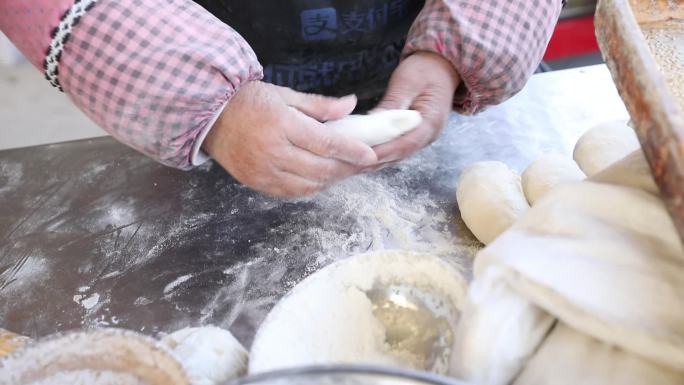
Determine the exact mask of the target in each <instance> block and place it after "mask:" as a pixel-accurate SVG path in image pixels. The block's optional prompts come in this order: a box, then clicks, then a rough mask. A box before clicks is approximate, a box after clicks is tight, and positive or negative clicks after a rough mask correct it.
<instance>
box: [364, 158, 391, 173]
mask: <svg viewBox="0 0 684 385" xmlns="http://www.w3.org/2000/svg"><path fill="white" fill-rule="evenodd" d="M397 164H399V161H398V160H395V161H391V162H385V163H380V164H378V165H375V166H371V167H366V168H364V169H362V170H361V171H360V172H359V173H363V174H366V173H371V172H376V171H380V170H384V169H386V168H389V167H392V166H396V165H397Z"/></svg>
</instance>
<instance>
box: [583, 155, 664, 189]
mask: <svg viewBox="0 0 684 385" xmlns="http://www.w3.org/2000/svg"><path fill="white" fill-rule="evenodd" d="M591 180H592V181H594V182H600V183H609V184H618V185H622V186H628V187H634V188H637V189H640V190H644V191H648V192H650V193H651V194H658V186H656V183H655V181H654V180H653V174H651V168H650V167H649V166H648V162H647V161H646V156H644V152H643V151H642V150H641V149H638V150H636V151H634V152H633V153H631V154H629V155H627V156H626V157H624V158H623V159H621V160H619V161H617V162H615V163H613V164H612V165H611V166H610V167H608V168H607V169H605V170H603V171H601V172H599V173H598V174H596V175H594V176H592V177H591Z"/></svg>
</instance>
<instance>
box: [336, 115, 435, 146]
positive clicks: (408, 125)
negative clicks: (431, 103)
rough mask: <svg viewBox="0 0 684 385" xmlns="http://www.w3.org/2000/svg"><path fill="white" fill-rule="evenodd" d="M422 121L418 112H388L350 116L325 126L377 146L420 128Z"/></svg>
mask: <svg viewBox="0 0 684 385" xmlns="http://www.w3.org/2000/svg"><path fill="white" fill-rule="evenodd" d="M422 121H423V118H422V117H421V116H420V113H419V112H418V111H413V110H386V111H379V112H375V113H372V114H368V115H349V116H347V117H346V118H342V119H340V120H333V121H329V122H326V123H325V125H327V126H328V127H330V128H332V129H333V130H335V131H337V132H339V133H340V134H343V135H346V136H350V137H352V138H354V139H358V140H360V141H362V142H364V143H366V144H367V145H369V146H376V145H378V144H382V143H386V142H389V141H391V140H393V139H396V138H398V137H400V136H401V135H403V134H405V133H407V132H409V131H411V130H412V129H414V128H416V127H418V125H420V123H421V122H422Z"/></svg>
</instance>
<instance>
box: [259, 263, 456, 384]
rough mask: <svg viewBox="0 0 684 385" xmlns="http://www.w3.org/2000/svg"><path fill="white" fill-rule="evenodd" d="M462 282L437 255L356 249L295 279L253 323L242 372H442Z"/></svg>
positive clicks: (451, 267) (454, 271) (452, 269)
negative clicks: (366, 367)
mask: <svg viewBox="0 0 684 385" xmlns="http://www.w3.org/2000/svg"><path fill="white" fill-rule="evenodd" d="M466 285H467V284H466V280H465V278H464V277H463V276H462V274H461V272H460V271H459V269H458V268H456V267H454V266H452V265H451V264H448V263H446V262H444V261H442V260H441V259H440V258H438V257H435V256H432V255H426V254H418V253H412V252H407V251H399V250H396V251H381V252H373V253H368V254H361V255H357V256H354V257H351V258H347V259H344V260H342V261H339V262H336V263H333V264H331V265H329V266H326V267H325V268H323V269H321V270H320V271H318V272H316V273H315V274H313V275H311V276H309V277H307V278H306V279H305V280H303V281H302V282H300V283H299V284H297V286H295V287H294V288H293V289H292V290H291V291H290V292H289V293H288V294H287V295H286V296H285V297H283V299H282V300H280V302H278V304H277V305H276V306H275V307H274V308H273V310H271V312H270V313H269V314H268V316H267V317H266V319H265V320H264V322H263V323H262V324H261V326H260V327H259V330H258V331H257V334H256V337H255V338H254V343H253V344H252V349H251V351H250V362H249V373H250V374H255V373H260V372H266V371H271V370H276V369H285V368H293V367H298V366H307V365H328V364H343V363H346V364H374V365H384V366H395V367H396V366H399V367H407V368H413V369H420V370H426V371H432V372H436V373H440V374H445V373H446V372H447V371H448V365H449V361H450V355H451V345H452V343H453V335H454V332H455V329H456V323H457V322H458V317H459V314H460V308H461V304H462V301H463V297H464V296H465V291H466Z"/></svg>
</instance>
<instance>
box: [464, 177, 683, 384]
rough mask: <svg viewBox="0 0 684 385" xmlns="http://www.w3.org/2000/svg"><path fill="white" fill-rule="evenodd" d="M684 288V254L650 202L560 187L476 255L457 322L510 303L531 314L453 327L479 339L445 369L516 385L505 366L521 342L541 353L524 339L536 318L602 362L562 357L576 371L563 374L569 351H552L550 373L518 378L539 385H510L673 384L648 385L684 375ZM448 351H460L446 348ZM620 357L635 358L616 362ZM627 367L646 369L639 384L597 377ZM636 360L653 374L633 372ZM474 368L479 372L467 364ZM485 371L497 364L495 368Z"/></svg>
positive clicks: (629, 193)
mask: <svg viewBox="0 0 684 385" xmlns="http://www.w3.org/2000/svg"><path fill="white" fill-rule="evenodd" d="M682 277H684V247H683V245H682V243H681V240H680V239H679V237H678V235H677V231H676V228H675V226H674V224H673V222H672V219H671V218H670V217H669V214H668V212H667V209H666V208H665V206H664V204H663V202H662V201H661V200H660V198H659V197H657V196H655V195H653V194H650V193H648V192H645V191H642V190H638V189H635V188H631V187H624V186H616V185H610V184H603V183H595V182H589V181H586V182H579V183H569V184H565V185H562V186H558V187H557V188H555V189H553V190H552V191H550V192H549V194H548V195H547V196H546V197H545V198H544V199H542V200H540V201H539V202H538V203H537V204H536V205H535V206H534V207H532V208H531V209H530V210H529V211H528V212H527V213H526V214H525V215H524V216H523V217H522V218H520V219H519V220H518V221H517V222H516V223H515V224H514V225H513V226H512V227H511V228H510V229H508V230H507V231H506V232H505V233H504V234H502V235H501V236H500V237H498V238H497V239H496V241H494V242H493V243H492V244H490V245H489V246H488V247H487V248H485V249H483V250H482V251H481V252H480V253H479V254H478V255H477V258H476V259H475V265H474V280H473V283H472V284H471V287H470V293H469V296H468V300H467V303H466V304H465V305H464V307H463V312H462V320H469V319H473V314H474V315H477V314H489V313H492V312H494V310H493V309H496V308H500V309H503V308H507V307H510V303H511V297H513V298H516V297H517V301H518V302H527V303H530V304H532V305H534V306H531V307H530V309H529V311H525V312H509V314H508V316H507V317H499V320H498V321H497V322H490V323H488V324H479V323H474V322H466V321H462V322H461V324H459V329H460V328H461V325H463V326H464V327H465V328H466V329H467V330H463V331H462V335H466V336H467V335H471V334H473V333H478V332H480V329H481V328H487V329H488V332H489V334H487V335H486V336H487V337H486V338H481V339H480V340H479V342H480V344H479V345H473V344H471V348H470V349H469V348H468V346H465V347H459V346H456V347H455V352H454V355H453V356H452V357H455V358H456V359H457V360H461V362H460V363H457V365H454V367H457V368H458V367H466V368H467V369H468V371H466V372H465V373H466V374H468V376H467V377H466V378H464V379H465V380H468V381H469V380H471V379H482V378H484V379H489V378H494V379H495V380H496V381H492V382H477V383H481V384H483V385H489V384H500V385H503V384H510V383H511V381H513V379H514V378H515V373H514V372H513V371H512V370H511V367H513V366H514V365H515V363H516V362H517V360H509V358H508V357H513V358H514V359H516V357H524V356H525V355H527V354H528V353H529V351H530V346H529V345H528V343H529V341H535V342H536V343H539V342H540V341H538V340H536V339H534V336H535V335H537V331H538V328H537V324H535V323H530V322H528V321H527V320H529V319H530V317H536V313H538V312H539V311H543V312H546V313H548V314H550V315H552V316H553V317H554V318H556V319H557V322H559V323H563V324H565V325H567V326H569V327H570V328H572V329H573V330H575V331H577V332H579V333H581V334H584V335H585V336H590V337H592V338H594V339H596V340H598V341H601V342H602V343H604V344H605V346H606V347H605V348H604V349H606V351H602V352H601V351H597V354H596V355H592V356H591V358H592V360H591V361H589V362H592V363H593V365H587V362H588V361H584V362H579V363H578V362H577V359H578V357H569V358H572V360H573V361H575V362H574V363H572V365H573V367H574V368H576V371H575V372H564V371H559V370H558V367H560V366H562V365H563V360H565V358H563V357H562V356H560V355H559V354H558V353H559V352H560V351H564V352H566V353H570V352H571V349H574V347H573V346H572V344H568V345H565V343H563V345H565V346H560V345H559V346H555V347H554V349H551V351H552V353H554V354H555V355H552V354H549V355H546V354H545V355H544V356H545V358H544V361H546V362H547V363H548V362H551V361H554V360H555V361H557V363H558V365H557V366H547V367H543V366H541V365H542V364H543V363H540V362H536V363H535V362H532V364H534V366H536V367H535V368H534V370H531V371H529V373H528V374H527V375H526V377H525V378H531V377H529V376H532V375H533V374H534V378H541V380H538V381H537V382H522V381H521V382H520V384H535V383H540V384H541V383H545V384H555V383H561V384H562V383H567V382H563V381H564V380H565V379H564V378H563V379H562V380H561V379H560V378H562V377H564V376H570V375H571V376H573V379H575V380H576V381H574V383H585V382H584V380H585V379H590V378H591V379H592V381H593V382H587V383H588V384H594V383H596V384H598V383H601V384H613V385H623V384H632V383H643V384H671V383H672V382H667V381H663V382H659V381H658V378H659V376H660V378H667V377H668V376H670V374H671V373H672V372H679V373H680V374H681V373H684V307H682V306H681V303H682V298H681V293H683V292H684V280H682ZM500 285H501V286H504V287H507V289H504V290H502V291H501V292H500V293H497V292H496V291H489V293H491V294H492V295H490V296H488V297H487V301H479V300H478V295H477V293H478V292H479V291H480V290H483V289H486V288H488V287H499V286H500ZM471 304H472V305H473V306H476V307H478V309H476V311H475V312H473V311H470V310H469V309H470V308H471V306H470V305H471ZM518 308H519V309H521V310H525V309H524V308H523V307H518ZM487 319H488V320H493V318H492V317H489V318H487ZM459 332H461V331H459ZM457 335H458V334H457ZM455 342H456V344H459V343H463V342H467V340H464V339H459V338H456V339H455ZM521 342H523V343H521ZM568 342H571V341H568ZM580 342H581V341H579V342H578V343H580ZM547 343H551V342H550V341H549V340H548V339H547V340H544V341H543V342H542V343H541V344H540V345H541V349H544V346H546V344H547ZM554 343H560V342H559V341H556V342H554ZM581 344H584V342H581ZM581 344H580V345H581ZM580 345H578V346H580ZM472 346H475V348H476V349H477V350H475V349H473V348H472ZM608 346H613V347H614V348H608ZM502 347H505V348H502ZM619 350H622V351H624V352H625V353H627V354H628V355H631V356H632V357H633V358H631V359H625V357H624V354H623V353H622V352H620V351H619ZM482 351H484V352H490V353H489V356H490V357H489V359H488V360H474V359H472V358H471V357H475V358H477V357H478V354H479V353H478V352H482ZM538 351H541V350H538ZM463 352H465V353H463ZM457 353H459V354H457ZM583 354H584V355H587V354H590V353H588V351H587V352H585V353H583ZM537 356H538V355H537ZM538 358H539V356H538ZM630 360H632V361H633V363H632V365H639V366H641V367H642V368H644V369H647V371H644V372H642V373H640V374H639V375H640V376H642V377H640V379H641V380H642V381H640V382H634V381H632V379H629V378H623V379H621V381H616V380H617V379H619V378H620V377H619V376H616V375H615V373H612V372H614V370H611V371H606V369H605V368H609V367H610V368H619V367H621V366H623V365H626V364H629V361H630ZM641 360H646V361H651V362H652V363H654V364H655V365H642V364H639V362H641ZM533 361H536V360H535V359H533ZM472 362H476V363H480V365H479V366H474V365H469V364H468V363H472ZM491 363H498V364H497V365H496V366H495V367H493V366H492V365H491ZM537 364H539V365H537ZM521 366H525V362H523V363H522V365H521ZM658 367H662V368H663V370H662V371H660V370H659V369H658ZM635 368H636V369H635V370H639V371H641V369H639V368H638V366H636V367H635ZM526 371H527V369H526ZM632 373H633V374H636V372H632ZM649 373H650V374H649ZM659 373H660V374H659ZM542 375H543V377H540V376H542ZM644 375H647V376H649V377H648V378H645V377H643V376H644ZM557 378H558V380H557ZM675 383H677V382H675Z"/></svg>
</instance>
